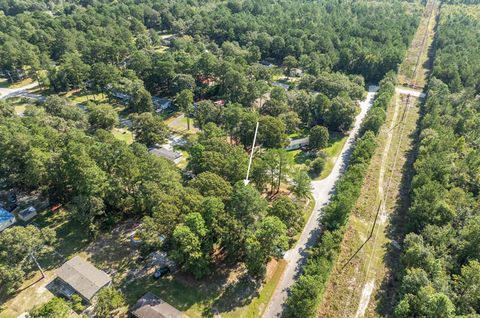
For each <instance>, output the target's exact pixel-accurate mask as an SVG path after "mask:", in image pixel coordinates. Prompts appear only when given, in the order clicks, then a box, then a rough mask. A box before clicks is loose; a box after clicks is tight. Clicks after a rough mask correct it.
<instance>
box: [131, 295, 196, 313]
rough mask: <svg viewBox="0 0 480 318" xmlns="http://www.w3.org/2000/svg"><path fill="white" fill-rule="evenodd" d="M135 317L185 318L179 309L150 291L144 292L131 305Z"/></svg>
mask: <svg viewBox="0 0 480 318" xmlns="http://www.w3.org/2000/svg"><path fill="white" fill-rule="evenodd" d="M132 315H133V316H134V317H136V318H186V317H187V315H185V314H183V313H182V312H181V311H180V310H178V309H177V308H175V307H173V306H172V305H170V304H169V303H167V302H165V301H163V300H161V299H160V298H158V297H157V296H155V295H154V294H152V293H146V294H145V295H144V296H143V297H142V298H140V299H139V300H138V301H137V303H136V304H135V305H134V306H133V307H132Z"/></svg>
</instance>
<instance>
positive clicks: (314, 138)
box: [309, 126, 329, 150]
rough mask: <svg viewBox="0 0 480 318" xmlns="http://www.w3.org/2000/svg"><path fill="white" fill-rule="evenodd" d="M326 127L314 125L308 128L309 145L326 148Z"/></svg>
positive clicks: (316, 148) (314, 147)
mask: <svg viewBox="0 0 480 318" xmlns="http://www.w3.org/2000/svg"><path fill="white" fill-rule="evenodd" d="M328 137H329V134H328V129H327V128H326V127H323V126H314V127H313V128H312V129H310V136H309V142H310V143H309V146H310V148H313V149H315V150H319V149H323V148H326V147H327V145H328Z"/></svg>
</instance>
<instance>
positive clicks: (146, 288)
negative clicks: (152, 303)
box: [123, 275, 214, 318]
mask: <svg viewBox="0 0 480 318" xmlns="http://www.w3.org/2000/svg"><path fill="white" fill-rule="evenodd" d="M147 292H152V293H154V294H155V295H157V296H158V297H160V298H161V299H163V300H165V301H166V302H168V303H169V304H170V305H172V306H174V307H175V308H177V309H179V310H181V311H183V312H185V314H187V315H188V316H190V317H192V318H195V317H204V315H203V311H204V310H205V305H206V304H205V302H211V301H212V298H213V297H214V294H213V292H212V291H211V290H200V289H198V288H196V287H192V286H188V285H186V284H184V283H183V282H180V281H179V280H178V279H175V278H173V277H165V278H162V279H158V280H156V279H154V278H153V277H152V276H151V275H148V276H145V277H143V278H140V279H137V280H135V281H134V282H132V283H131V284H128V285H127V286H126V287H125V288H124V289H123V293H124V294H125V297H126V301H127V305H128V306H132V305H134V304H135V303H136V302H137V300H138V299H139V298H140V297H142V296H143V295H144V294H145V293H147Z"/></svg>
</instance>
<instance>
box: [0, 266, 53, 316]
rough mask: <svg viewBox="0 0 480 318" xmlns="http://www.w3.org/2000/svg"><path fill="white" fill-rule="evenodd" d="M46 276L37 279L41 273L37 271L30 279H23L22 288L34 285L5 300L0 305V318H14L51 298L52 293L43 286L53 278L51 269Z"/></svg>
mask: <svg viewBox="0 0 480 318" xmlns="http://www.w3.org/2000/svg"><path fill="white" fill-rule="evenodd" d="M46 276H47V278H46V279H44V280H42V281H39V282H37V281H38V280H39V278H41V275H40V274H39V273H38V274H37V275H35V276H34V277H32V278H31V279H29V280H27V281H25V283H24V284H23V286H22V288H26V287H27V286H30V285H32V284H33V283H35V282H37V283H36V284H35V285H33V286H31V287H28V288H26V289H24V290H23V291H21V292H19V293H18V294H17V295H16V296H15V297H14V298H11V299H10V300H8V301H6V302H5V303H4V304H2V305H1V306H0V318H16V317H18V316H19V315H20V314H22V313H24V312H26V311H28V310H30V309H32V308H33V307H35V306H37V305H41V304H43V303H46V302H47V301H49V300H50V299H52V298H53V294H52V293H51V292H50V291H49V290H48V289H46V288H45V286H46V285H47V284H48V283H49V282H50V281H51V280H52V279H53V276H54V273H53V271H51V272H48V273H47V275H46Z"/></svg>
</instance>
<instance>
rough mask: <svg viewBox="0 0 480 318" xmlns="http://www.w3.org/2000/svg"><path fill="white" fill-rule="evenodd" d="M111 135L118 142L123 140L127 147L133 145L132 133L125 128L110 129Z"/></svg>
mask: <svg viewBox="0 0 480 318" xmlns="http://www.w3.org/2000/svg"><path fill="white" fill-rule="evenodd" d="M112 134H113V136H114V137H115V138H117V139H118V140H123V141H125V142H126V143H127V145H130V144H132V143H133V133H132V132H131V131H130V130H128V129H125V128H113V129H112Z"/></svg>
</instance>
